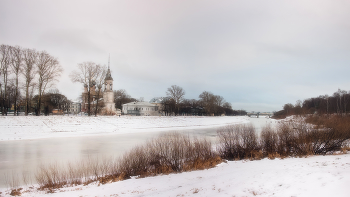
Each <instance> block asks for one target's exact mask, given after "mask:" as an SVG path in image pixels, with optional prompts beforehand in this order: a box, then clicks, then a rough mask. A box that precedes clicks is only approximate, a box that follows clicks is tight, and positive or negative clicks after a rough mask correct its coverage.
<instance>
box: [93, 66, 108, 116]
mask: <svg viewBox="0 0 350 197" xmlns="http://www.w3.org/2000/svg"><path fill="white" fill-rule="evenodd" d="M96 70H97V73H96V85H97V88H98V91H97V94H96V105H95V116H97V112H98V110H100V109H101V108H102V107H103V105H102V106H100V105H99V101H100V97H102V95H101V94H102V86H103V84H104V82H105V77H106V73H107V69H106V66H101V65H96Z"/></svg>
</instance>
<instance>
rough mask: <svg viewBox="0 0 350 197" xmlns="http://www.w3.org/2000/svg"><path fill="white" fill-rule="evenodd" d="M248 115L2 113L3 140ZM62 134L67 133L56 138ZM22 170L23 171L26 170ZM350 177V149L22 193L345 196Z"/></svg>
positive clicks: (191, 125)
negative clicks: (103, 115)
mask: <svg viewBox="0 0 350 197" xmlns="http://www.w3.org/2000/svg"><path fill="white" fill-rule="evenodd" d="M256 120H257V119H256ZM249 121H252V119H249V118H248V117H64V116H50V117H0V143H1V141H3V143H9V142H11V141H8V140H23V139H39V138H53V139H56V137H73V136H75V137H78V138H79V136H86V135H88V136H95V135H104V134H126V133H140V132H142V133H145V134H147V132H156V131H167V130H184V129H198V128H211V127H219V126H224V125H227V124H234V123H248V122H249ZM257 121H258V123H259V124H258V125H260V126H262V125H263V124H260V123H264V122H265V123H268V122H271V121H274V120H270V119H261V120H260V119H259V120H257ZM118 136H119V135H118ZM61 139H62V140H64V139H66V138H57V140H61ZM6 141H8V142H6ZM27 141H28V140H27ZM13 142H19V143H22V142H21V141H13ZM24 142H25V141H23V143H24ZM2 162H4V161H0V165H3V164H4V163H2ZM21 165H23V166H25V165H26V164H25V163H23V164H21ZM19 176H20V177H21V174H19ZM349 183H350V154H349V153H348V154H343V155H326V156H310V157H308V158H286V159H275V160H269V159H263V160H256V161H247V160H242V161H229V162H227V163H222V164H220V165H219V166H217V167H215V168H212V169H208V170H202V171H193V172H186V173H180V174H170V175H162V176H156V177H148V178H140V179H138V178H133V179H129V180H125V181H120V182H115V183H109V184H106V185H97V184H96V183H92V184H90V185H87V186H82V185H81V186H77V187H69V188H63V189H60V190H58V191H56V193H54V194H46V193H45V192H43V191H37V190H33V189H30V187H31V185H27V186H23V189H22V190H21V192H22V195H21V196H318V197H322V196H340V197H342V196H344V197H345V196H349V193H350V188H349V187H348V185H349ZM34 186H35V185H34ZM28 190H29V191H28ZM26 191H27V192H26ZM9 194H10V190H9V189H6V188H2V189H0V196H9Z"/></svg>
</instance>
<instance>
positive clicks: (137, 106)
mask: <svg viewBox="0 0 350 197" xmlns="http://www.w3.org/2000/svg"><path fill="white" fill-rule="evenodd" d="M158 108H159V107H158V106H157V105H156V104H152V103H149V102H130V103H126V104H123V111H122V112H123V114H125V115H132V116H158V115H160V113H159V112H158Z"/></svg>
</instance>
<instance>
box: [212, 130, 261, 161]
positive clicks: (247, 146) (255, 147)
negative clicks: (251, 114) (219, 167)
mask: <svg viewBox="0 0 350 197" xmlns="http://www.w3.org/2000/svg"><path fill="white" fill-rule="evenodd" d="M217 134H218V141H219V145H218V151H219V154H220V156H221V157H222V158H224V159H229V160H233V159H245V158H255V157H256V156H258V155H260V154H258V153H259V151H260V147H259V144H258V137H257V135H256V132H255V128H254V126H253V125H252V124H240V125H228V126H226V127H222V128H220V129H218V131H217ZM259 157H260V156H259Z"/></svg>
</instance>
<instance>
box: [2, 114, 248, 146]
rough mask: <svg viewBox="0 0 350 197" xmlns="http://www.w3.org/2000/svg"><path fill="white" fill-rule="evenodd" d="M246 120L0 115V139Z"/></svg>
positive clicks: (151, 129)
mask: <svg viewBox="0 0 350 197" xmlns="http://www.w3.org/2000/svg"><path fill="white" fill-rule="evenodd" d="M248 122H249V118H248V117H203V116H202V117H185V116H176V117H174V116H172V117H164V116H162V117H155V116H147V117H146V116H142V117H135V116H134V117H130V116H121V117H118V116H99V117H84V116H83V117H81V116H40V117H36V116H27V117H25V116H8V117H4V116H0V141H3V140H23V139H38V138H50V137H72V136H85V135H94V134H123V133H139V132H154V131H164V130H176V129H179V130H182V129H196V128H209V127H218V126H224V125H227V124H235V123H248Z"/></svg>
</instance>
